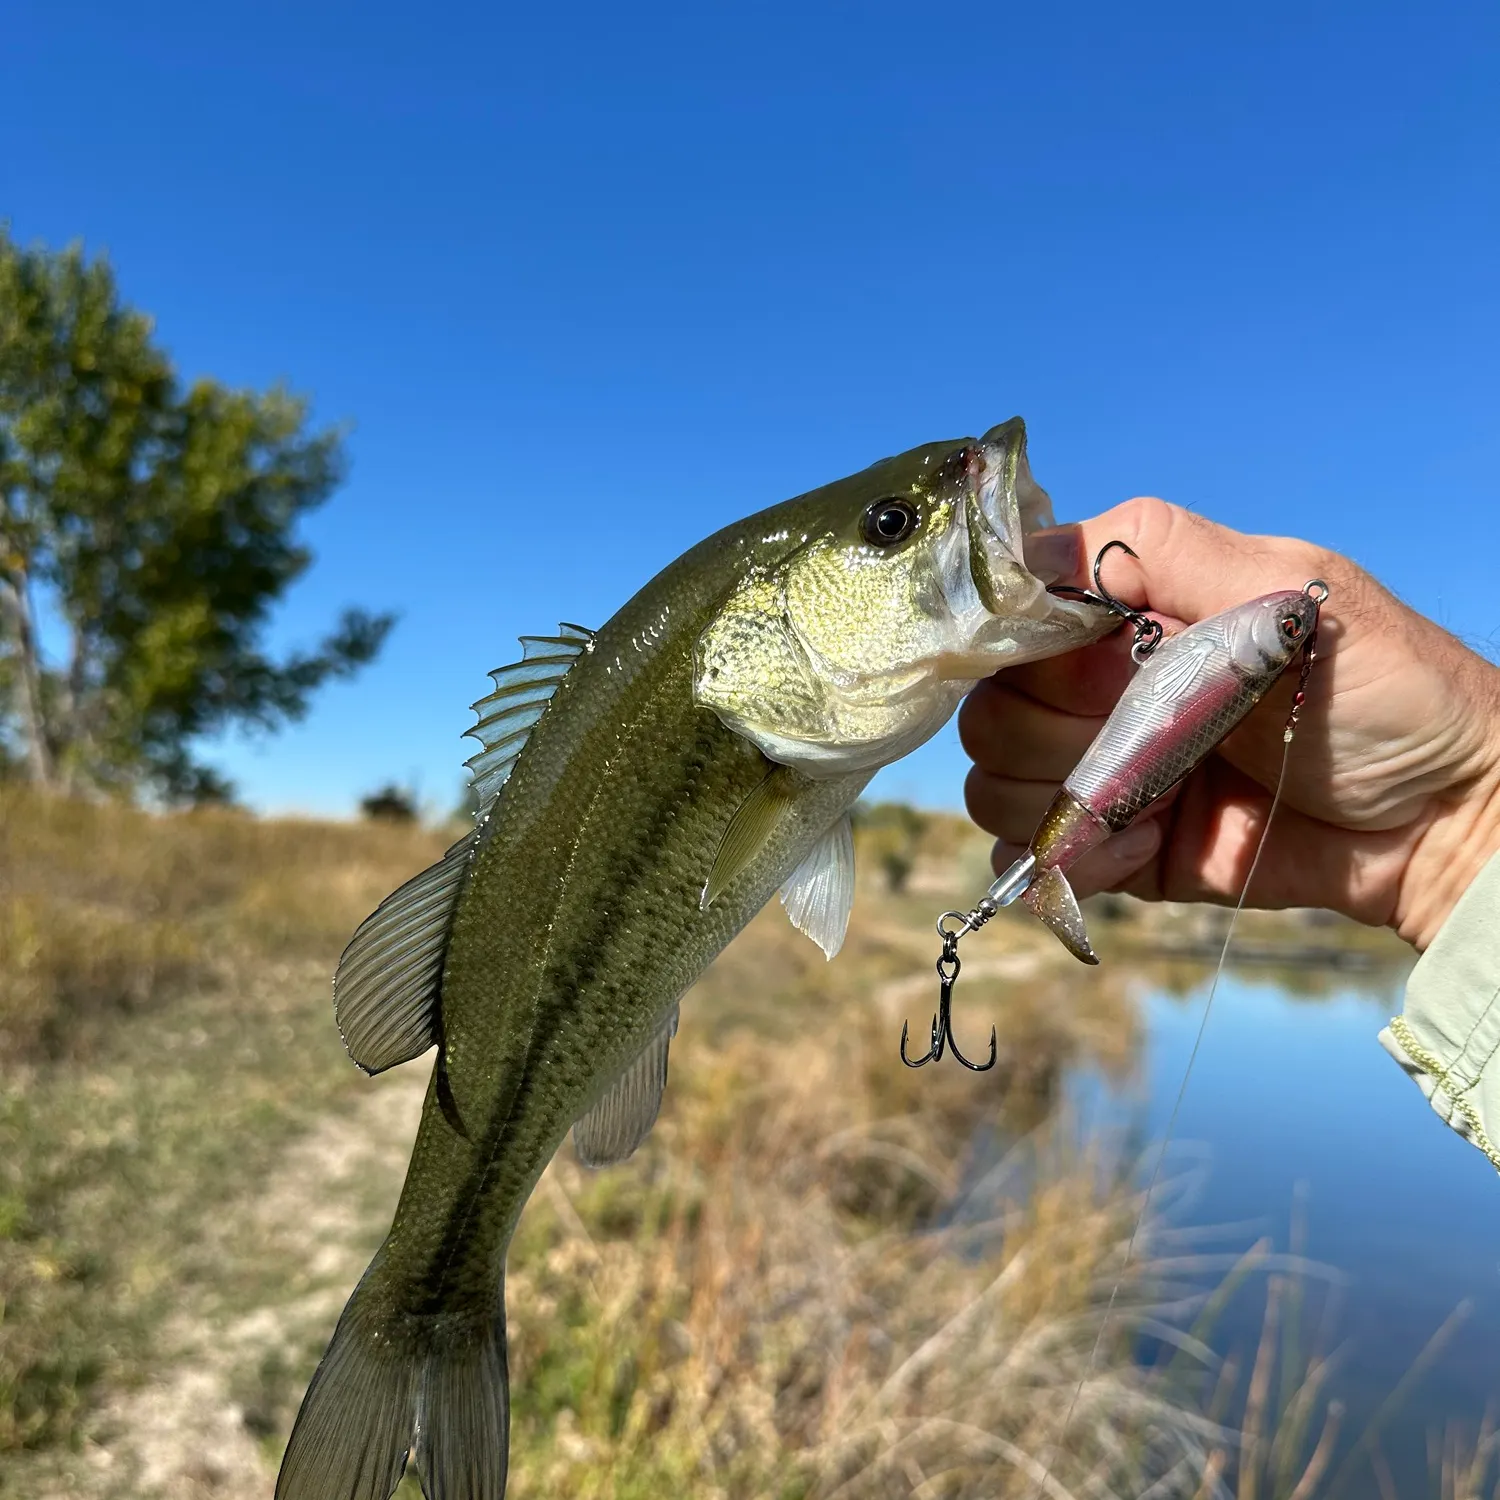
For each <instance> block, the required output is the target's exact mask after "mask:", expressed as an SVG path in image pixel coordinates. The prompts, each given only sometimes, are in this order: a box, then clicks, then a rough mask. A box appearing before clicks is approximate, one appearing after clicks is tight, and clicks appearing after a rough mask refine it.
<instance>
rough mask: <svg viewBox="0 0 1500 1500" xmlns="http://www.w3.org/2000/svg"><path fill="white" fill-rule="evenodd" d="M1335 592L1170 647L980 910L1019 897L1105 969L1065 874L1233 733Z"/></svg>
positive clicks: (1235, 615)
mask: <svg viewBox="0 0 1500 1500" xmlns="http://www.w3.org/2000/svg"><path fill="white" fill-rule="evenodd" d="M1327 597H1328V590H1327V588H1326V586H1325V585H1323V584H1322V583H1321V582H1319V581H1318V580H1314V581H1313V582H1311V583H1309V584H1308V585H1307V586H1306V587H1305V588H1303V589H1301V590H1299V591H1291V590H1288V591H1285V592H1282V593H1275V594H1266V595H1263V596H1262V597H1261V598H1259V599H1252V600H1250V602H1249V603H1247V604H1240V605H1236V606H1235V607H1234V608H1233V609H1228V610H1225V611H1224V612H1223V613H1222V614H1218V615H1213V616H1211V617H1210V618H1209V619H1207V620H1201V621H1199V622H1198V624H1196V625H1190V626H1188V628H1187V629H1186V630H1183V631H1182V632H1180V633H1179V634H1177V635H1174V636H1170V637H1168V638H1167V639H1165V640H1163V641H1162V643H1161V644H1160V645H1159V646H1158V647H1156V648H1155V650H1154V651H1153V652H1152V654H1151V655H1150V656H1149V657H1148V658H1147V659H1146V661H1145V663H1144V664H1143V665H1142V666H1141V668H1140V670H1139V671H1138V672H1137V673H1136V675H1135V676H1134V677H1133V678H1132V679H1131V681H1130V684H1129V686H1127V687H1126V689H1125V691H1124V693H1123V694H1122V695H1121V697H1120V701H1119V703H1117V704H1116V705H1115V709H1114V712H1113V713H1111V714H1110V716H1109V718H1108V719H1107V720H1106V721H1105V724H1104V727H1103V729H1101V730H1100V731H1099V733H1098V735H1097V736H1096V737H1095V739H1094V742H1093V743H1092V744H1091V745H1090V746H1089V748H1088V750H1087V751H1086V752H1085V753H1084V756H1083V759H1082V760H1080V761H1079V762H1078V764H1077V766H1075V767H1074V769H1073V772H1072V774H1071V775H1070V776H1069V777H1068V779H1067V780H1066V781H1065V782H1064V783H1063V785H1062V788H1061V790H1060V791H1059V792H1058V794H1057V796H1056V797H1055V798H1054V799H1053V801H1052V805H1051V806H1050V807H1049V808H1048V809H1047V811H1046V813H1045V814H1044V816H1043V818H1042V821H1041V823H1040V824H1039V825H1038V826H1037V830H1036V833H1035V834H1034V835H1033V836H1032V840H1031V846H1030V848H1029V849H1028V851H1027V853H1026V854H1025V855H1024V856H1023V857H1022V858H1021V859H1020V860H1018V861H1017V862H1016V864H1015V865H1013V866H1012V867H1011V869H1009V870H1007V871H1006V872H1005V874H1004V875H1002V876H1001V877H1000V878H999V879H998V880H997V881H995V883H994V884H993V885H992V886H991V887H990V890H989V893H988V894H987V896H986V898H985V901H984V902H982V903H981V904H980V907H979V908H978V913H982V914H985V915H989V914H992V913H993V911H994V910H995V909H996V908H998V907H1000V906H1004V905H1007V904H1008V903H1009V902H1010V901H1013V900H1015V899H1016V898H1017V897H1018V896H1019V897H1020V899H1021V900H1022V901H1024V902H1025V903H1026V905H1027V906H1028V907H1030V909H1031V910H1032V912H1033V913H1035V915H1036V916H1037V917H1039V918H1040V919H1041V920H1042V921H1043V922H1045V923H1046V924H1047V926H1048V927H1050V928H1051V929H1052V931H1053V932H1054V933H1056V934H1057V936H1058V938H1059V939H1060V940H1061V941H1062V943H1063V945H1064V946H1065V947H1066V948H1067V949H1068V950H1069V952H1071V953H1073V954H1074V955H1075V956H1076V957H1078V958H1080V959H1082V960H1083V961H1084V962H1085V963H1098V961H1099V960H1098V957H1097V955H1096V954H1095V953H1094V950H1093V948H1092V947H1091V946H1090V944H1089V940H1088V933H1087V930H1086V928H1085V926H1084V922H1083V916H1082V913H1081V912H1080V911H1079V909H1078V900H1077V897H1076V896H1075V895H1074V894H1073V889H1072V887H1071V886H1070V885H1069V884H1068V881H1067V878H1066V876H1065V875H1064V873H1063V872H1064V871H1065V870H1066V869H1067V868H1068V867H1069V866H1070V865H1072V864H1073V863H1074V861H1076V860H1077V859H1078V858H1079V857H1080V856H1081V855H1082V854H1084V853H1086V852H1087V851H1088V850H1089V849H1092V848H1094V847H1096V846H1097V845H1099V844H1101V843H1103V842H1104V840H1105V839H1107V838H1108V837H1109V836H1110V835H1111V834H1114V833H1119V832H1120V831H1121V830H1122V829H1124V828H1128V827H1129V826H1130V824H1131V823H1132V822H1134V821H1135V819H1136V818H1137V817H1138V816H1139V815H1140V814H1141V813H1142V812H1143V811H1145V809H1146V808H1148V807H1150V806H1151V804H1152V803H1153V802H1155V801H1157V800H1158V798H1160V797H1162V796H1164V795H1165V794H1166V793H1167V792H1169V791H1171V789H1172V788H1173V787H1174V786H1176V785H1177V783H1178V782H1180V781H1181V780H1182V779H1183V778H1184V777H1185V776H1186V775H1187V774H1188V773H1189V772H1190V771H1192V770H1193V769H1194V768H1195V767H1196V766H1197V765H1199V763H1200V762H1202V760H1203V759H1204V758H1205V757H1206V756H1207V755H1208V753H1209V752H1210V751H1211V750H1213V749H1214V747H1215V746H1216V745H1218V744H1220V743H1221V742H1222V741H1223V740H1224V739H1225V738H1226V736H1228V735H1229V734H1230V733H1231V731H1233V729H1234V728H1235V727H1236V726H1237V725H1238V724H1239V723H1240V721H1241V720H1242V719H1243V718H1244V717H1245V715H1246V714H1248V713H1249V712H1250V710H1251V709H1252V708H1254V707H1255V705H1256V704H1257V703H1259V702H1260V700H1261V699H1262V698H1263V697H1264V696H1265V695H1266V693H1267V692H1268V691H1269V689H1270V688H1271V686H1272V684H1273V683H1275V682H1276V680H1277V679H1278V678H1279V677H1280V676H1281V674H1282V673H1283V672H1285V671H1286V669H1287V667H1289V666H1290V665H1291V663H1292V662H1293V660H1295V659H1296V657H1297V655H1298V653H1299V652H1301V651H1303V650H1304V649H1305V648H1306V647H1307V646H1308V645H1309V643H1310V642H1311V640H1312V638H1313V634H1314V631H1315V630H1316V628H1317V623H1318V610H1319V607H1320V606H1321V605H1322V603H1323V601H1324V600H1325V599H1326V598H1327ZM1299 698H1300V691H1299ZM986 906H988V907H989V912H988V913H986V912H985V908H986ZM968 925H973V924H972V923H970V924H968Z"/></svg>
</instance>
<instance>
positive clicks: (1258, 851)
mask: <svg viewBox="0 0 1500 1500" xmlns="http://www.w3.org/2000/svg"><path fill="white" fill-rule="evenodd" d="M1291 753H1292V726H1291V724H1288V725H1287V729H1286V733H1285V735H1284V736H1283V746H1282V751H1281V771H1280V773H1279V774H1278V776H1277V777H1276V790H1275V791H1274V792H1273V793H1272V795H1271V806H1270V808H1269V809H1268V811H1267V812H1266V821H1265V823H1264V824H1263V825H1262V826H1261V830H1260V839H1259V841H1258V842H1257V843H1256V846H1255V857H1254V858H1253V859H1252V860H1251V861H1250V871H1249V873H1248V874H1247V875H1246V876H1245V883H1244V884H1243V885H1242V886H1241V887H1240V898H1239V900H1238V901H1236V902H1235V905H1234V911H1233V912H1232V913H1231V915H1230V918H1229V926H1228V928H1227V929H1226V930H1225V933H1224V946H1223V947H1222V948H1221V949H1220V950H1219V962H1218V966H1217V967H1216V968H1215V969H1214V977H1213V982H1212V983H1211V984H1210V985H1209V987H1208V999H1207V1000H1206V1001H1205V1002H1204V1005H1203V1016H1202V1019H1201V1020H1200V1021H1199V1022H1198V1034H1197V1036H1196V1037H1194V1038H1193V1050H1192V1051H1191V1052H1190V1053H1189V1054H1188V1060H1187V1067H1186V1068H1185V1069H1183V1073H1182V1083H1181V1085H1180V1086H1179V1087H1178V1090H1177V1098H1176V1100H1175V1101H1174V1102H1173V1104H1172V1113H1171V1114H1170V1115H1169V1116H1168V1117H1167V1129H1166V1133H1165V1134H1164V1135H1163V1136H1162V1140H1161V1146H1160V1148H1159V1149H1158V1150H1157V1153H1156V1164H1155V1165H1154V1166H1153V1167H1152V1169H1151V1177H1150V1180H1149V1181H1148V1182H1147V1184H1146V1196H1145V1197H1144V1198H1143V1199H1142V1200H1141V1207H1140V1212H1139V1213H1138V1214H1137V1215H1136V1218H1135V1225H1134V1227H1133V1228H1132V1229H1131V1231H1130V1238H1129V1240H1127V1241H1126V1243H1125V1260H1124V1263H1123V1264H1122V1265H1121V1267H1120V1274H1119V1275H1118V1276H1116V1277H1115V1284H1114V1285H1113V1286H1112V1287H1111V1288H1110V1292H1109V1301H1108V1302H1107V1303H1106V1304H1105V1308H1104V1317H1103V1319H1102V1320H1101V1322H1100V1324H1099V1332H1098V1333H1097V1334H1095V1335H1094V1347H1093V1348H1092V1349H1091V1350H1090V1351H1089V1358H1088V1363H1087V1364H1086V1365H1085V1366H1084V1370H1083V1375H1082V1377H1081V1379H1080V1380H1079V1382H1078V1384H1077V1386H1076V1387H1075V1388H1074V1390H1073V1399H1072V1400H1071V1401H1070V1402H1069V1403H1068V1410H1067V1413H1066V1415H1065V1416H1064V1417H1063V1423H1062V1429H1061V1431H1060V1432H1059V1433H1058V1434H1057V1439H1056V1441H1055V1442H1054V1443H1053V1445H1052V1452H1051V1454H1050V1455H1049V1456H1048V1459H1047V1467H1046V1469H1045V1471H1044V1472H1043V1474H1042V1477H1041V1479H1040V1481H1039V1482H1038V1484H1037V1487H1036V1491H1035V1500H1040V1496H1041V1495H1042V1493H1043V1491H1044V1490H1046V1488H1047V1481H1048V1480H1049V1479H1051V1478H1052V1467H1053V1465H1054V1464H1055V1463H1056V1461H1057V1455H1058V1453H1059V1452H1060V1451H1061V1449H1062V1445H1063V1442H1064V1440H1065V1439H1066V1438H1067V1436H1068V1428H1069V1426H1070V1425H1071V1423H1072V1421H1073V1413H1074V1412H1075V1411H1076V1410H1077V1407H1078V1399H1079V1397H1080V1396H1082V1394H1083V1388H1084V1386H1086V1385H1087V1384H1088V1383H1089V1380H1090V1379H1091V1378H1092V1377H1093V1373H1094V1366H1095V1364H1096V1363H1097V1361H1098V1359H1099V1350H1100V1349H1101V1348H1103V1346H1104V1335H1105V1332H1106V1331H1107V1330H1108V1328H1109V1320H1110V1317H1111V1316H1112V1314H1113V1313H1114V1310H1115V1302H1116V1300H1117V1298H1118V1297H1119V1295H1120V1288H1121V1286H1123V1285H1124V1283H1125V1275H1126V1273H1127V1272H1128V1271H1129V1270H1130V1265H1131V1261H1132V1259H1133V1257H1134V1255H1135V1243H1136V1240H1137V1239H1138V1238H1139V1237H1140V1233H1141V1226H1142V1225H1143V1224H1144V1223H1145V1222H1146V1214H1147V1213H1148V1212H1149V1210H1150V1208H1151V1196H1152V1194H1153V1193H1155V1191H1156V1184H1157V1181H1158V1180H1159V1179H1160V1177H1161V1169H1162V1165H1163V1163H1164V1162H1165V1161H1166V1159H1167V1148H1168V1147H1169V1146H1170V1145H1171V1144H1172V1136H1173V1133H1174V1132H1175V1131H1176V1129H1177V1117H1178V1115H1179V1114H1181V1112H1182V1101H1183V1100H1184V1099H1185V1098H1186V1097H1187V1086H1188V1080H1189V1079H1190V1078H1191V1077H1192V1076H1193V1064H1194V1063H1195V1062H1197V1060H1198V1051H1199V1049H1200V1048H1201V1047H1202V1045H1203V1034H1204V1032H1206V1031H1207V1030H1208V1017H1209V1013H1210V1012H1211V1011H1212V1010H1213V1004H1214V996H1215V995H1217V994H1218V992H1219V980H1220V979H1221V978H1223V975H1224V965H1225V963H1226V962H1227V960H1228V958H1229V945H1230V944H1231V943H1232V942H1233V941H1234V929H1235V924H1236V923H1237V922H1238V921H1239V919H1240V912H1241V911H1243V910H1244V907H1245V899H1246V897H1247V896H1248V895H1249V894H1250V884H1251V882H1252V881H1253V880H1254V879H1255V872H1256V870H1257V869H1259V867H1260V857H1261V855H1262V854H1264V853H1265V851H1266V839H1267V838H1268V837H1269V835H1270V832H1271V820H1272V819H1273V818H1274V817H1275V816H1276V809H1277V807H1278V806H1279V804H1280V802H1281V789H1282V787H1283V786H1284V785H1285V783H1286V767H1287V760H1288V759H1289V757H1290V756H1291Z"/></svg>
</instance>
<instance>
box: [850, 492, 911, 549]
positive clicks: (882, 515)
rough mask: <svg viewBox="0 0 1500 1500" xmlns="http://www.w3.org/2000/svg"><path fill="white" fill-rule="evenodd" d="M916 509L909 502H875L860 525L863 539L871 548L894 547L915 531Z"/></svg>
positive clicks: (895, 500)
mask: <svg viewBox="0 0 1500 1500" xmlns="http://www.w3.org/2000/svg"><path fill="white" fill-rule="evenodd" d="M917 520H918V517H917V508H916V506H914V505H913V504H912V503H911V502H910V501H909V500H897V499H894V498H892V499H889V500H877V501H876V502H875V503H874V505H872V506H871V507H870V508H869V510H867V511H866V512H865V516H864V520H863V521H862V522H861V523H860V531H861V533H862V535H863V536H864V539H865V540H866V541H867V542H868V543H869V544H870V545H871V546H872V547H894V546H895V545H896V543H897V542H904V541H905V540H906V539H907V537H909V536H910V535H911V534H912V532H914V531H915V530H916V529H917Z"/></svg>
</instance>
